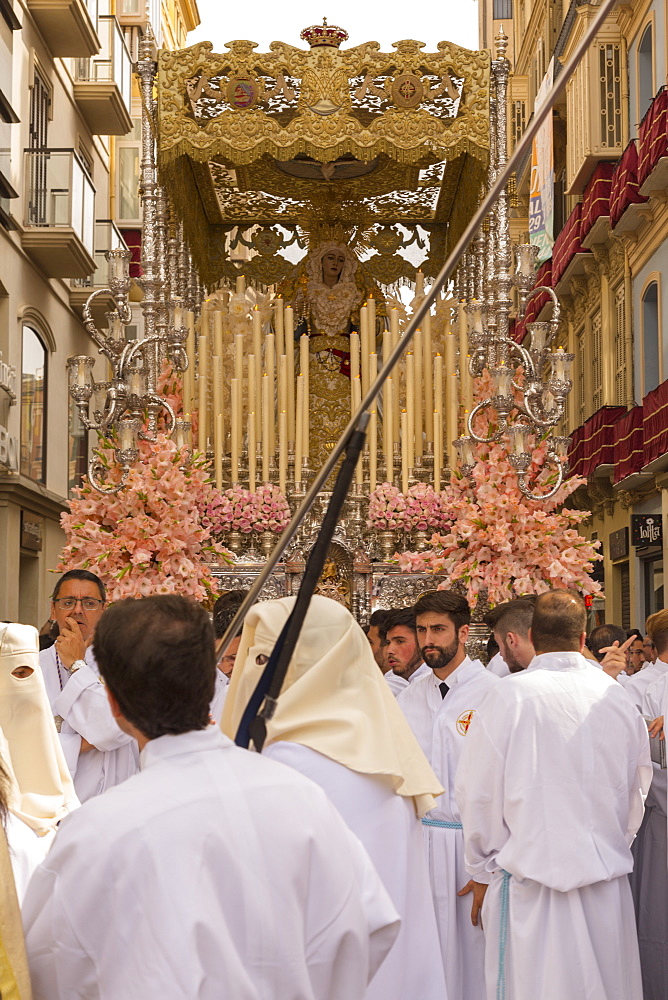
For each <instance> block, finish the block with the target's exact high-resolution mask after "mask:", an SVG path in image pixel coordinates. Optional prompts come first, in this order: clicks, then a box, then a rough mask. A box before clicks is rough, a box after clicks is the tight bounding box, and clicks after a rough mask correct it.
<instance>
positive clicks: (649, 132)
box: [638, 87, 668, 187]
mask: <svg viewBox="0 0 668 1000" xmlns="http://www.w3.org/2000/svg"><path fill="white" fill-rule="evenodd" d="M662 156H668V90H667V89H666V88H665V87H662V88H661V90H660V91H659V92H658V94H657V95H656V97H655V98H654V100H653V101H652V103H651V104H650V106H649V109H648V111H647V114H646V115H645V117H644V118H643V120H642V122H641V123H640V128H639V129H638V184H639V186H640V187H642V186H643V184H644V183H645V181H646V180H647V178H648V177H649V175H650V174H651V173H652V171H653V170H654V167H655V166H656V165H657V163H658V162H659V160H660V159H661V157H662Z"/></svg>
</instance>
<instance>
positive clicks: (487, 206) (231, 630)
mask: <svg viewBox="0 0 668 1000" xmlns="http://www.w3.org/2000/svg"><path fill="white" fill-rule="evenodd" d="M616 2H617V0H603V2H602V3H601V6H600V7H599V9H598V12H597V14H596V17H595V18H594V19H593V21H592V22H591V23H590V25H589V28H588V29H587V31H586V32H585V34H584V35H583V37H582V40H581V42H580V44H579V45H578V47H577V48H576V50H575V52H574V53H573V55H572V56H571V58H570V59H569V61H568V63H567V64H566V65H565V66H564V68H563V70H562V71H561V73H560V74H559V76H558V77H557V79H556V81H555V83H553V85H552V88H551V90H550V92H549V94H548V97H547V99H546V101H545V103H544V104H542V105H541V107H540V108H539V109H538V111H536V113H535V115H534V117H533V120H532V121H531V122H530V124H529V125H528V126H527V129H526V131H525V133H524V135H523V136H522V138H521V139H520V141H519V142H518V143H517V145H516V147H515V149H514V151H513V154H512V156H511V157H510V158H509V159H508V160H507V161H506V162H505V164H504V165H501V164H499V169H498V171H497V174H496V180H495V183H494V185H493V186H492V187H491V188H490V190H489V191H488V192H487V194H486V195H485V197H484V198H483V200H482V202H481V204H480V206H479V208H478V210H477V211H476V213H475V215H474V216H473V218H472V219H471V221H470V223H469V224H468V226H467V227H466V229H465V230H464V232H463V233H462V235H461V236H460V238H459V240H458V242H457V244H456V246H455V247H454V249H453V250H452V252H451V253H450V255H449V257H448V258H447V260H446V262H445V264H444V265H443V267H442V268H441V270H440V271H439V273H438V275H437V277H436V280H435V281H434V283H433V285H432V286H431V288H430V290H429V293H428V294H427V295H425V297H424V298H423V300H422V302H421V304H420V305H419V306H418V308H417V309H416V311H415V313H414V315H413V318H412V319H411V321H410V323H409V324H408V327H407V328H406V331H405V333H404V335H403V337H401V339H400V340H399V342H398V344H397V346H396V348H395V349H394V350H393V351H392V352H390V354H389V355H388V357H387V359H386V360H385V361H384V363H383V366H382V368H381V369H380V371H379V372H378V377H377V378H376V381H375V382H374V383H373V385H372V386H370V387H369V389H368V391H367V394H366V396H365V397H364V399H363V400H362V402H361V404H360V407H359V409H358V410H357V412H356V413H355V414H353V416H352V417H351V418H350V421H349V422H348V425H347V427H346V428H345V430H344V431H343V433H342V434H341V437H340V438H339V440H338V442H337V444H336V446H335V447H334V449H333V450H332V452H331V454H330V456H329V458H328V459H327V461H326V462H325V464H324V465H323V467H322V468H321V470H320V472H319V473H318V474H317V475H316V477H315V479H314V480H313V483H312V484H311V487H310V489H309V491H308V493H307V494H306V496H305V497H304V500H303V501H302V503H301V504H300V506H299V507H298V508H297V510H296V511H295V513H294V514H293V516H292V520H291V521H290V523H289V524H288V526H287V527H286V528H285V530H284V532H283V534H282V535H281V537H280V538H279V540H278V542H277V543H276V547H275V548H274V551H273V552H272V554H271V555H270V556H269V558H268V560H267V562H266V563H265V565H264V568H263V569H262V571H261V573H260V575H259V576H258V578H257V580H256V581H255V583H254V584H253V586H252V587H251V589H250V591H249V592H248V594H247V595H246V597H245V598H244V601H243V603H242V605H241V606H240V608H239V610H238V611H237V613H236V615H235V616H234V618H233V619H232V621H231V622H230V624H229V626H228V628H227V631H226V632H225V635H224V636H223V637H222V638H221V639H219V641H218V645H217V659H218V662H220V660H222V658H223V656H224V654H225V650H226V649H227V647H228V646H229V644H230V642H231V641H232V639H233V638H234V637H235V635H236V633H237V631H238V630H239V626H240V625H241V623H242V622H243V620H244V618H245V617H246V612H247V611H248V610H249V608H251V607H252V606H253V604H254V603H255V600H256V598H257V596H258V594H259V593H260V591H261V590H262V588H263V586H264V584H265V583H266V581H267V580H268V578H269V576H270V575H271V573H272V571H273V569H274V566H275V565H276V563H277V562H278V560H279V559H280V558H281V556H282V555H283V552H284V551H285V549H286V548H287V546H288V544H289V542H290V540H291V538H292V536H293V535H294V534H295V532H296V531H297V530H298V529H299V526H300V525H301V523H302V521H303V520H304V518H305V517H306V515H307V514H308V512H309V510H310V508H311V507H312V505H313V503H314V501H315V499H316V497H317V496H318V494H319V492H320V490H321V489H322V487H323V486H324V485H325V483H326V482H327V480H328V479H329V476H330V474H331V472H332V470H333V469H334V466H335V465H336V463H337V461H338V460H339V456H340V455H341V453H342V452H343V451H344V449H345V447H346V445H347V442H348V439H349V438H350V435H351V434H352V433H353V431H354V430H355V429H356V428H357V424H358V422H359V420H360V418H361V417H362V416H363V414H364V413H365V412H366V411H367V410H368V409H369V407H370V405H371V403H373V401H374V399H375V398H376V396H377V395H378V393H379V392H380V391H381V389H382V387H383V386H384V384H385V379H386V378H387V377H388V375H390V373H391V372H392V369H393V368H394V366H395V364H396V363H397V361H398V360H399V358H400V357H401V355H402V354H403V352H404V351H405V350H406V347H407V345H408V344H409V343H410V341H411V339H412V338H413V335H414V333H415V331H416V330H417V329H418V328H419V327H420V326H421V325H422V321H423V319H424V317H425V316H426V315H427V313H428V312H429V311H430V310H431V307H432V305H433V303H434V301H435V299H436V297H437V296H438V294H439V292H440V290H441V288H442V287H443V285H445V284H447V282H448V281H449V280H450V278H451V276H452V274H453V272H454V270H455V268H456V266H457V262H458V261H459V259H460V257H461V256H462V254H463V253H464V251H465V250H466V248H467V246H468V245H469V243H470V242H471V240H472V238H473V237H474V236H475V234H476V232H477V231H478V228H479V227H480V225H481V224H482V221H483V219H484V218H485V216H486V215H487V214H488V213H489V212H490V211H491V210H492V208H493V207H494V204H495V202H496V200H497V198H498V196H499V193H500V192H501V191H503V190H504V189H505V186H506V184H507V183H508V178H509V177H510V175H511V174H512V173H513V171H514V170H515V167H516V166H517V165H518V164H519V163H520V162H521V161H522V160H523V159H524V157H525V155H526V153H527V152H528V151H529V149H530V148H531V143H532V142H533V139H534V136H535V135H536V134H537V132H538V130H539V129H540V127H541V125H542V124H543V122H544V121H545V119H546V118H547V116H548V114H552V107H553V105H554V104H555V103H556V101H557V100H558V98H559V97H560V96H561V95H562V94H563V92H564V90H565V89H566V84H567V83H568V81H569V80H570V78H571V76H572V75H573V73H574V72H575V69H576V68H577V66H578V64H579V62H580V60H581V59H582V56H583V55H584V53H585V52H586V50H587V49H588V48H589V46H590V44H591V43H592V42H593V40H594V38H595V37H596V34H597V32H598V31H599V29H600V28H601V26H602V25H603V22H604V21H605V19H606V17H607V16H608V14H609V13H610V11H611V10H612V8H613V7H614V5H615V3H616ZM497 113H498V109H497Z"/></svg>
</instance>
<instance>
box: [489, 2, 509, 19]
mask: <svg viewBox="0 0 668 1000" xmlns="http://www.w3.org/2000/svg"><path fill="white" fill-rule="evenodd" d="M512 16H513V0H494V2H493V4H492V19H493V20H494V21H507V20H508V19H509V18H511V17H512Z"/></svg>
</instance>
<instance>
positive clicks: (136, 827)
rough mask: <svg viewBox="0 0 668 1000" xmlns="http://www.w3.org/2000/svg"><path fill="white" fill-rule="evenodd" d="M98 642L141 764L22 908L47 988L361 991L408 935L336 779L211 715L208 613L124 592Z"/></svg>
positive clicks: (49, 866)
mask: <svg viewBox="0 0 668 1000" xmlns="http://www.w3.org/2000/svg"><path fill="white" fill-rule="evenodd" d="M94 648H95V654H96V657H97V660H98V663H99V664H100V670H101V673H102V676H103V677H104V680H105V684H106V688H107V692H108V697H109V702H110V705H111V709H112V711H113V713H114V716H115V717H116V718H117V719H118V723H119V725H120V726H121V728H122V729H124V730H125V731H126V732H128V733H130V734H132V736H133V737H134V738H136V740H137V742H138V743H139V746H140V747H141V772H140V773H139V774H137V775H135V776H134V777H133V778H131V779H129V780H128V781H126V782H124V783H123V784H122V785H119V786H118V787H116V788H113V789H111V790H110V791H108V792H107V793H106V794H105V795H102V796H98V797H97V798H96V799H93V800H92V801H90V802H88V803H86V804H85V805H84V806H82V808H81V809H79V810H77V811H76V812H75V813H73V814H72V815H71V816H69V817H67V819H66V820H65V821H64V822H63V823H62V824H61V828H60V830H59V832H58V835H57V837H56V840H55V843H54V846H53V847H52V848H51V851H50V853H49V855H48V857H47V859H46V861H45V862H44V863H43V865H41V866H40V868H39V869H38V870H37V872H36V873H35V875H34V877H33V879H32V881H31V883H30V886H29V888H28V892H27V895H26V900H25V904H24V911H23V917H24V924H25V931H26V947H27V952H28V958H29V961H30V971H31V975H32V983H33V994H34V997H35V1000H71V998H72V997H74V996H77V997H81V998H90V1000H93V998H100V997H109V998H114V1000H116V998H118V1000H120V998H121V997H122V998H124V1000H159V998H160V1000H162V998H168V997H169V998H174V1000H176V998H177V997H179V998H184V1000H186V998H187V1000H197V998H199V1000H205V998H209V997H218V996H226V997H234V1000H256V998H259V997H262V998H264V1000H284V998H287V997H297V996H299V997H312V998H315V1000H349V998H351V997H363V996H364V991H365V988H366V985H367V982H368V981H369V979H370V978H371V977H372V976H373V974H374V973H375V971H376V969H377V967H378V966H379V965H380V963H381V962H382V960H383V958H384V957H385V955H386V953H387V952H388V951H389V948H390V947H391V945H392V943H393V941H394V938H395V936H396V933H397V931H398V920H397V915H396V911H395V910H394V907H393V906H392V905H391V903H390V901H389V898H388V896H387V894H386V892H385V890H384V889H383V887H382V885H381V884H380V881H379V879H378V876H377V874H376V872H375V870H374V869H373V867H372V865H371V863H370V861H369V859H368V856H367V855H366V854H365V853H364V851H363V849H362V847H361V845H360V844H359V842H358V841H357V840H356V839H355V838H354V837H352V835H351V834H350V833H349V831H348V829H347V827H346V826H345V825H344V823H343V820H342V819H341V817H340V816H339V814H338V813H337V812H336V810H335V809H334V807H333V806H332V805H331V804H330V802H329V801H328V799H327V798H326V796H325V794H324V792H323V791H322V790H321V789H320V788H318V787H317V786H316V785H315V784H314V783H312V782H310V781H308V780H307V779H305V778H304V777H302V776H301V775H299V774H297V773H296V772H294V771H293V770H292V769H290V768H287V767H284V766H283V765H281V764H278V763H276V762H274V761H271V760H267V759H266V758H264V757H262V756H261V755H260V754H254V753H248V752H247V751H246V750H242V749H240V748H237V747H236V746H235V745H234V743H232V741H231V740H229V739H228V738H227V737H226V736H224V735H223V733H222V732H221V730H220V729H219V727H217V726H215V727H213V726H210V725H209V702H210V701H211V696H212V694H213V688H214V681H215V672H216V665H215V651H214V635H213V629H212V626H211V623H210V621H209V616H208V615H207V614H206V612H205V611H204V610H203V609H202V608H200V607H199V606H198V605H197V604H196V603H195V602H194V601H191V600H189V599H187V598H184V597H178V596H176V595H169V596H161V597H150V598H147V599H145V600H140V601H134V600H127V601H120V602H118V603H117V604H115V605H114V606H113V607H111V608H110V609H109V610H108V611H106V612H105V614H104V615H103V616H102V619H101V620H100V622H99V624H98V627H97V631H96V636H95V641H94Z"/></svg>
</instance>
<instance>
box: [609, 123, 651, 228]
mask: <svg viewBox="0 0 668 1000" xmlns="http://www.w3.org/2000/svg"><path fill="white" fill-rule="evenodd" d="M639 187H640V185H639V184H638V144H637V142H636V140H635V139H632V140H631V142H630V143H629V144H628V146H627V147H626V149H625V150H624V152H623V153H622V158H621V160H620V161H619V163H618V164H617V166H616V167H615V172H614V174H613V175H612V183H611V188H610V225H611V226H612V228H613V229H614V228H615V226H616V225H617V223H618V222H619V220H620V219H621V217H622V216H623V214H624V212H625V211H626V209H627V208H628V207H629V205H636V204H641V203H642V202H645V201H647V198H645V197H644V196H643V195H641V194H640V191H639V190H638V188H639Z"/></svg>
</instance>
